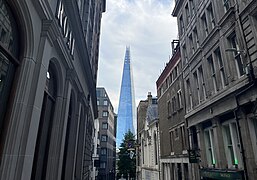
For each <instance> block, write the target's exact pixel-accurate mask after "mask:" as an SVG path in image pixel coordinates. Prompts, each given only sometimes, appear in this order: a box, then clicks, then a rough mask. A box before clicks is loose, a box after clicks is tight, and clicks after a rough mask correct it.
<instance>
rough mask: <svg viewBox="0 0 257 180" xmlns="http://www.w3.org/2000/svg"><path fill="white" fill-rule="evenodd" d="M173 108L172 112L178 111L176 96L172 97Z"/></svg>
mask: <svg viewBox="0 0 257 180" xmlns="http://www.w3.org/2000/svg"><path fill="white" fill-rule="evenodd" d="M171 109H172V113H175V112H176V97H175V96H174V97H172V99H171Z"/></svg>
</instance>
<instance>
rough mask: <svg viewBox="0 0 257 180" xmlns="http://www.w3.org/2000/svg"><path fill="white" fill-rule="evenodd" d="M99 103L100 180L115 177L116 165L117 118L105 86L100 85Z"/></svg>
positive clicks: (98, 89)
mask: <svg viewBox="0 0 257 180" xmlns="http://www.w3.org/2000/svg"><path fill="white" fill-rule="evenodd" d="M96 91H97V105H98V119H99V138H100V146H99V156H100V159H99V160H100V167H99V173H98V178H97V179H99V180H112V179H114V178H115V166H116V125H117V121H116V120H117V118H116V117H115V116H116V114H115V113H114V109H113V106H112V103H111V101H110V99H109V97H108V94H107V92H106V90H105V88H100V87H98V88H97V89H96Z"/></svg>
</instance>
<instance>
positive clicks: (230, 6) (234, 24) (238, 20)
mask: <svg viewBox="0 0 257 180" xmlns="http://www.w3.org/2000/svg"><path fill="white" fill-rule="evenodd" d="M172 14H173V16H175V17H177V20H178V27H179V28H178V29H179V40H180V49H181V55H182V57H181V59H182V70H183V83H184V86H185V118H186V124H187V128H188V131H189V144H190V150H191V151H190V152H192V153H191V156H190V158H192V157H193V158H195V160H194V161H191V162H192V163H194V164H195V165H194V166H192V167H193V168H194V171H195V174H194V175H195V176H194V177H193V178H192V180H193V179H197V180H198V179H212V180H214V179H224V178H225V179H227V180H229V179H231V180H232V179H238V180H240V179H242V180H243V179H244V180H245V179H249V180H255V179H257V171H256V167H257V153H256V152H257V143H256V142H257V101H256V100H257V83H256V77H257V71H256V70H257V46H256V45H257V34H256V30H257V1H256V0H247V1H246V0H245V1H243V0H241V1H240V0H224V1H217V0H177V1H176V2H175V8H174V10H173V13H172ZM195 155H197V156H195Z"/></svg>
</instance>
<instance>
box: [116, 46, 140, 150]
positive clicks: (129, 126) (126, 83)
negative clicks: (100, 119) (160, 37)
mask: <svg viewBox="0 0 257 180" xmlns="http://www.w3.org/2000/svg"><path fill="white" fill-rule="evenodd" d="M135 128H136V114H135V95H134V83H133V74H132V66H131V59H130V48H129V47H126V53H125V59H124V66H123V75H122V82H121V90H120V101H119V108H118V120H117V138H116V142H117V147H120V145H121V143H122V139H123V137H124V135H125V134H126V133H127V132H128V131H129V130H130V131H131V132H132V133H133V134H135Z"/></svg>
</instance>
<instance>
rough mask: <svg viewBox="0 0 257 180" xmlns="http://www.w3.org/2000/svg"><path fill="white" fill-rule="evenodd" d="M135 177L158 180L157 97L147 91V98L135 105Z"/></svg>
mask: <svg viewBox="0 0 257 180" xmlns="http://www.w3.org/2000/svg"><path fill="white" fill-rule="evenodd" d="M137 124H138V125H139V126H138V129H137V138H138V139H137V142H138V145H139V146H137V147H138V148H137V151H136V152H137V153H136V156H137V158H136V159H137V179H141V180H148V179H154V180H159V176H160V171H159V167H160V164H159V156H160V154H159V152H160V146H159V145H160V139H159V118H158V105H157V98H152V95H151V93H150V92H149V94H148V96H147V100H141V101H140V102H139V105H138V107H137Z"/></svg>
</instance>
